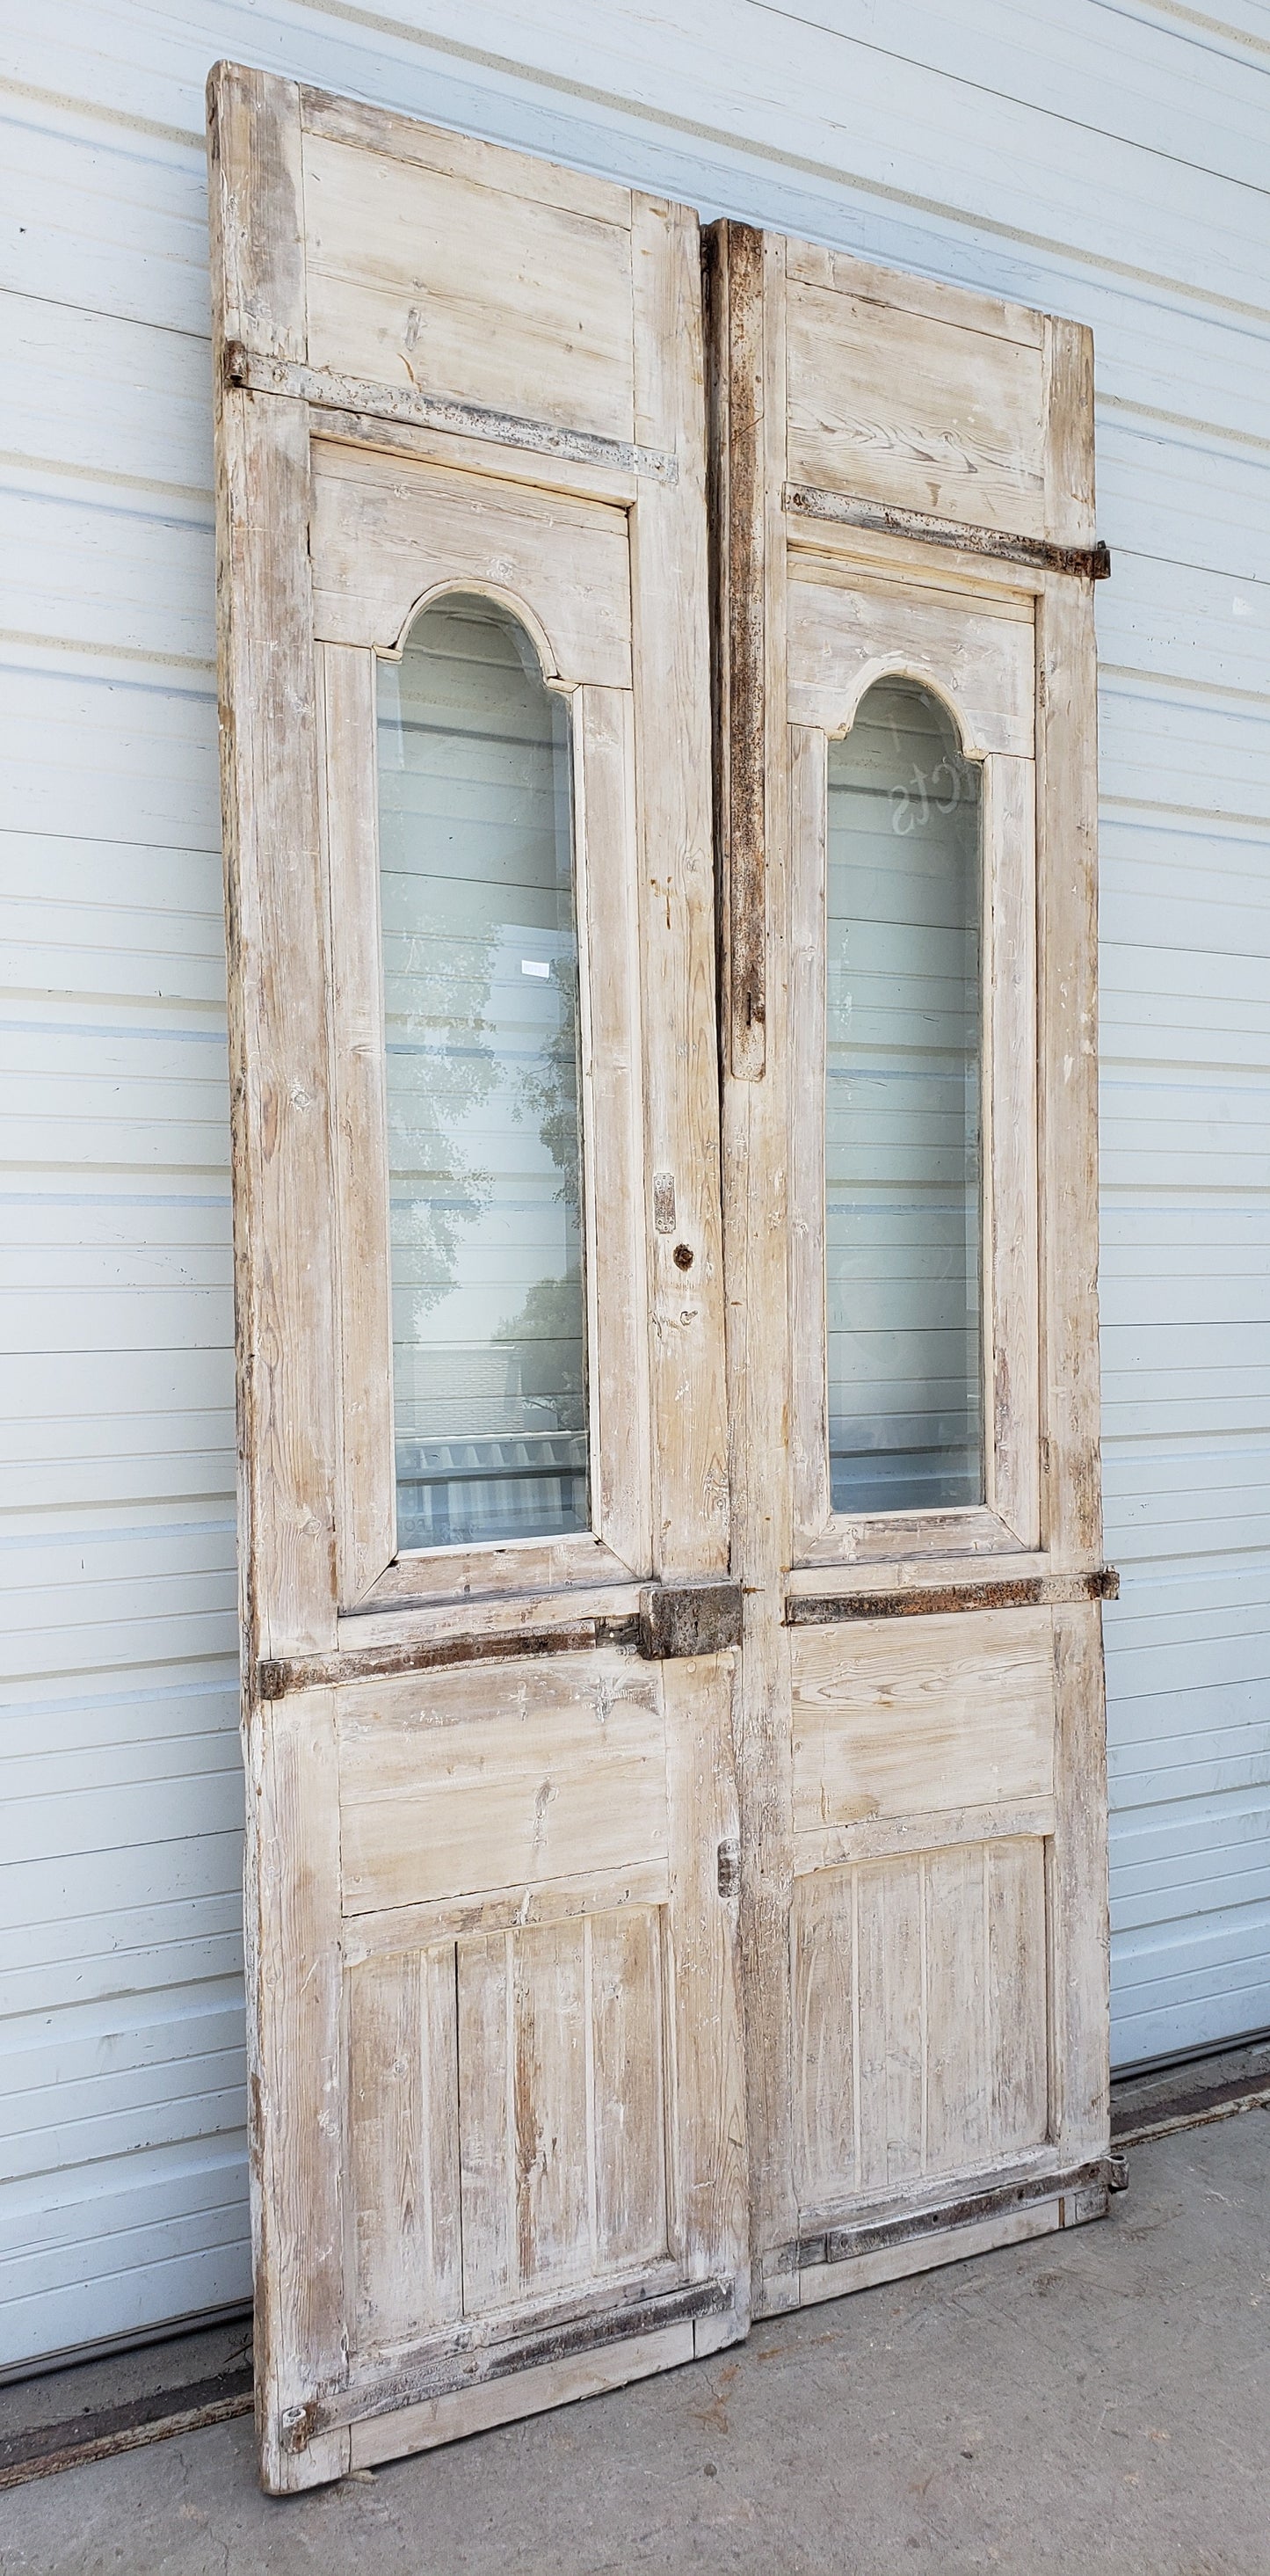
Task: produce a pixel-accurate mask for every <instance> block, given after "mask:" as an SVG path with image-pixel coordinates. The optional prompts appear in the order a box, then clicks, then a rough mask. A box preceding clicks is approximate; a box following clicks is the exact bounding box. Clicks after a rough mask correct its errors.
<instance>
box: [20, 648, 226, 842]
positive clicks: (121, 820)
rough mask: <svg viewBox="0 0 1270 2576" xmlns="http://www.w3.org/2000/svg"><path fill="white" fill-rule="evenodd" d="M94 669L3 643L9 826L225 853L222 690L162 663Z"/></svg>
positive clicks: (55, 834)
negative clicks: (175, 673) (178, 681)
mask: <svg viewBox="0 0 1270 2576" xmlns="http://www.w3.org/2000/svg"><path fill="white" fill-rule="evenodd" d="M107 661H108V657H105V656H103V658H102V662H101V664H100V665H99V666H97V667H95V668H93V669H92V670H89V669H87V668H86V667H85V666H84V661H83V657H82V656H78V657H74V665H73V667H72V657H69V656H67V655H57V654H55V653H53V652H52V651H49V652H48V653H46V654H45V655H44V656H43V658H42V659H40V660H37V658H36V657H35V653H34V650H33V651H32V653H31V654H30V655H28V656H27V658H26V659H24V660H23V661H21V662H18V661H15V660H14V659H13V658H12V656H11V654H9V653H8V652H7V651H6V650H5V648H4V647H3V645H2V644H0V745H3V746H4V748H0V795H2V797H3V810H4V813H5V818H6V824H7V826H8V827H9V828H11V829H13V830H19V831H30V832H34V833H39V834H41V835H43V834H45V833H49V834H52V835H53V837H54V838H55V839H58V840H66V839H74V840H82V841H87V840H96V841H98V842H99V843H100V842H114V841H121V842H122V843H123V844H124V845H125V847H129V846H132V845H134V844H135V843H137V842H142V843H146V842H149V843H150V844H151V845H152V846H153V845H156V844H157V845H159V846H161V847H163V848H165V849H166V848H172V847H180V846H185V847H190V846H194V847H196V848H203V849H206V850H208V851H213V852H216V853H219V849H220V785H219V776H218V771H217V749H216V692H215V688H214V686H213V685H212V682H211V679H210V676H209V679H208V681H207V683H206V684H204V685H203V686H201V687H200V686H197V685H195V684H194V683H193V681H191V682H190V684H189V685H183V686H181V687H177V686H176V685H175V684H174V683H173V681H172V678H171V675H170V673H168V672H166V671H165V670H164V669H163V667H162V665H161V664H158V663H154V664H152V665H150V667H149V670H148V672H146V673H145V674H144V675H143V673H142V671H140V670H138V669H134V668H132V667H128V666H124V665H122V664H120V665H117V666H114V667H107Z"/></svg>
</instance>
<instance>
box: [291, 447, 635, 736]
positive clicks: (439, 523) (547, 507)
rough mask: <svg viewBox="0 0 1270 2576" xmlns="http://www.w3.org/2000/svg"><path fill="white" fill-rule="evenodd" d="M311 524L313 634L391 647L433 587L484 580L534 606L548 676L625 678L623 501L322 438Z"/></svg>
mask: <svg viewBox="0 0 1270 2576" xmlns="http://www.w3.org/2000/svg"><path fill="white" fill-rule="evenodd" d="M312 527H313V534H312V549H313V631H314V633H315V635H317V636H318V637H319V638H320V639H321V640H322V641H323V642H324V643H329V644H363V645H366V644H373V645H377V646H379V648H380V649H381V650H385V651H386V650H391V648H392V647H393V646H394V645H395V644H397V643H398V641H399V640H400V637H401V634H402V630H403V628H404V627H405V625H406V624H407V621H408V620H409V618H410V615H411V611H412V610H413V609H414V608H415V607H416V605H417V604H418V602H419V601H420V600H421V599H422V598H424V597H425V596H426V595H428V594H429V593H432V592H440V591H442V590H444V589H445V588H446V586H447V585H450V586H454V585H459V586H461V587H465V588H468V589H480V588H483V587H488V588H490V589H493V590H496V591H498V592H500V593H502V594H503V595H504V596H505V597H508V598H510V599H512V600H514V601H515V602H516V603H517V605H518V607H520V608H521V609H522V612H523V609H524V608H528V610H529V612H530V615H531V617H532V618H534V620H535V621H536V623H537V625H538V627H539V632H540V637H541V638H542V640H544V641H545V644H546V647H547V657H546V658H547V672H548V676H549V677H554V676H557V675H558V676H559V677H561V678H562V679H565V680H570V681H576V680H586V681H589V682H591V683H592V684H593V685H594V686H596V687H601V688H613V689H629V687H630V685H631V585H630V546H629V540H628V536H627V526H626V515H625V512H624V511H622V510H618V509H611V508H605V507H604V505H603V504H602V503H600V502H589V501H580V500H573V499H570V498H569V497H567V496H565V495H551V496H548V495H547V494H546V493H541V492H533V491H527V490H522V489H521V488H519V487H518V486H516V485H508V484H503V483H500V482H498V481H497V480H496V479H495V478H494V477H493V476H492V475H490V474H458V473H452V472H449V471H447V469H446V468H445V467H444V466H440V465H424V464H420V463H418V462H417V461H416V460H415V459H413V458H410V459H401V458H395V457H387V456H375V455H366V454H365V453H364V452H362V451H361V450H359V449H357V448H349V447H340V446H337V445H336V444H335V443H334V441H332V440H328V439H322V440H319V441H318V442H317V444H316V450H315V470H314V477H313V523H312ZM536 640H537V639H536Z"/></svg>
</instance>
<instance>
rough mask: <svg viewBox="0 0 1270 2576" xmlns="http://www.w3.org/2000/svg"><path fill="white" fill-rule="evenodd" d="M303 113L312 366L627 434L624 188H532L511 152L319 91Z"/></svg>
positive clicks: (630, 405) (578, 183)
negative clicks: (430, 132) (429, 133)
mask: <svg viewBox="0 0 1270 2576" xmlns="http://www.w3.org/2000/svg"><path fill="white" fill-rule="evenodd" d="M332 110H334V113H332ZM302 122H303V128H304V133H303V144H302V168H303V187H304V212H305V221H306V225H307V228H308V236H309V256H308V263H307V266H308V334H309V339H308V354H309V363H310V365H311V366H314V367H328V368H332V369H335V370H337V371H338V372H339V373H340V374H342V375H346V376H353V377H369V378H371V379H373V380H374V381H375V382H376V383H379V384H389V385H393V384H395V385H401V386H410V385H418V386H420V387H422V388H424V389H425V390H426V391H428V392H430V393H435V394H441V395H447V394H448V395H450V396H456V395H457V396H460V397H462V399H463V400H465V401H466V402H469V403H474V404H481V405H483V406H485V407H486V408H488V409H491V410H495V411H499V412H511V413H518V414H522V415H524V416H526V417H528V418H531V419H536V420H555V421H559V422H561V424H562V426H564V427H567V428H582V429H588V430H591V431H593V432H599V433H600V434H602V435H606V436H608V437H609V438H615V439H629V438H631V436H632V435H633V416H634V401H635V393H634V354H633V349H632V344H631V335H630V328H629V316H630V308H631V235H630V222H631V199H630V193H629V191H628V190H626V189H622V188H616V187H612V186H609V185H606V183H605V182H604V181H603V180H598V179H593V180H591V181H589V182H588V181H587V180H586V179H584V178H582V177H580V176H578V177H575V176H574V174H573V173H570V174H569V179H568V183H567V186H566V187H564V188H559V189H556V190H554V191H553V190H552V189H550V187H549V185H547V184H544V185H543V186H542V187H541V189H540V190H539V192H538V193H536V194H534V195H531V194H530V192H529V190H530V187H532V184H533V183H532V182H530V183H529V186H527V184H526V177H525V173H526V170H527V169H528V168H532V166H533V165H532V164H527V163H526V161H525V160H524V158H523V156H522V155H520V154H519V153H513V152H503V151H499V150H498V148H497V147H496V146H494V145H492V144H488V143H477V142H470V141H468V140H467V139H466V138H465V137H463V136H461V135H445V136H440V135H438V136H435V137H429V138H428V140H427V141H424V140H423V139H422V138H423V136H424V134H425V132H426V129H422V128H420V127H418V126H414V127H412V126H411V125H410V124H408V123H407V121H406V119H405V118H401V117H392V118H389V117H382V118H375V119H374V120H373V124H374V127H375V128H376V129H377V131H375V133H374V139H373V140H372V139H371V136H372V118H371V116H370V115H369V114H368V113H367V112H366V111H363V112H362V114H361V115H360V116H359V115H358V114H357V111H356V110H352V111H350V109H349V107H348V106H347V105H346V104H345V103H344V102H342V101H326V100H323V99H321V98H319V97H317V96H316V95H315V94H314V93H311V92H310V93H306V94H304V99H303V106H302ZM368 146H369V148H367V147H368ZM425 156H426V157H425ZM539 166H540V167H541V166H543V165H539ZM553 199H554V202H553ZM624 326H625V327H624Z"/></svg>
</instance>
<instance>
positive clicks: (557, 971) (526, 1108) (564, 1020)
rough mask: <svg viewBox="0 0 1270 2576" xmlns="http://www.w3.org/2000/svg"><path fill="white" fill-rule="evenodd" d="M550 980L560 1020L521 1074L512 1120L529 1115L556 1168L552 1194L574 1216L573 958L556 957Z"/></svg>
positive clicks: (576, 1156)
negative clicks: (531, 1066)
mask: <svg viewBox="0 0 1270 2576" xmlns="http://www.w3.org/2000/svg"><path fill="white" fill-rule="evenodd" d="M551 980H552V983H553V984H554V986H555V988H556V991H557V993H558V994H559V996H560V1022H559V1026H558V1027H557V1029H556V1031H555V1034H554V1036H553V1037H552V1038H551V1040H550V1043H549V1044H548V1045H547V1046H545V1047H544V1048H543V1049H542V1050H541V1052H540V1054H539V1057H538V1065H537V1068H536V1070H534V1071H533V1072H530V1073H522V1075H521V1077H520V1083H519V1086H518V1087H519V1095H520V1096H519V1098H518V1099H517V1100H516V1101H515V1102H514V1103H513V1105H512V1116H513V1118H516V1119H520V1118H523V1117H526V1116H529V1117H534V1118H536V1119H537V1122H538V1133H539V1135H540V1136H541V1138H542V1141H543V1143H544V1145H545V1146H546V1148H547V1151H548V1153H549V1154H550V1156H551V1159H552V1162H553V1163H554V1164H555V1167H556V1170H557V1171H558V1172H559V1174H560V1185H559V1188H558V1189H557V1191H556V1197H557V1199H559V1200H560V1201H561V1202H562V1203H563V1205H564V1206H565V1207H567V1208H569V1209H571V1210H572V1213H573V1215H574V1216H575V1217H576V1216H577V1214H578V1211H579V1206H580V1202H581V1189H580V1178H581V1176H580V1172H579V1168H578V1167H579V1161H580V1157H579V1153H578V969H577V961H576V959H574V958H572V957H558V958H557V959H556V961H555V963H554V965H553V966H552V969H551Z"/></svg>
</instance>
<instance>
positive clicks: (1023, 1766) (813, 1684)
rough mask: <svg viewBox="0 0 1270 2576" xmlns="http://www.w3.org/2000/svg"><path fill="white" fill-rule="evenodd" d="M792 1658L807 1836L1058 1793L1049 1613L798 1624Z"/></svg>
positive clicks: (801, 1818) (798, 1788)
mask: <svg viewBox="0 0 1270 2576" xmlns="http://www.w3.org/2000/svg"><path fill="white" fill-rule="evenodd" d="M790 1664H791V1672H792V1679H793V1699H794V1826H795V1831H796V1832H807V1833H810V1832H816V1831H819V1829H820V1828H821V1827H822V1826H825V1825H837V1824H852V1823H855V1822H857V1821H859V1820H861V1819H863V1818H865V1817H870V1816H903V1815H906V1814H907V1815H912V1814H918V1815H927V1814H934V1813H938V1811H939V1810H940V1809H941V1808H945V1807H982V1806H990V1805H994V1804H996V1803H997V1802H998V1801H1004V1800H1011V1801H1017V1800H1021V1799H1030V1798H1046V1797H1049V1796H1050V1795H1051V1794H1052V1791H1053V1785H1054V1673H1053V1647H1052V1642H1051V1621H1050V1613H1049V1611H1048V1610H1035V1611H1033V1610H1023V1611H1018V1612H1003V1611H995V1610H989V1611H983V1612H974V1611H972V1612H968V1613H965V1614H961V1615H957V1616H953V1617H949V1618H938V1617H936V1618H920V1619H862V1620H859V1621H858V1622H857V1621H855V1620H851V1621H844V1622H842V1623H841V1624H838V1623H835V1624H833V1625H831V1626H826V1627H824V1628H819V1629H796V1630H795V1631H794V1633H793V1636H792V1638H791V1641H790Z"/></svg>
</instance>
